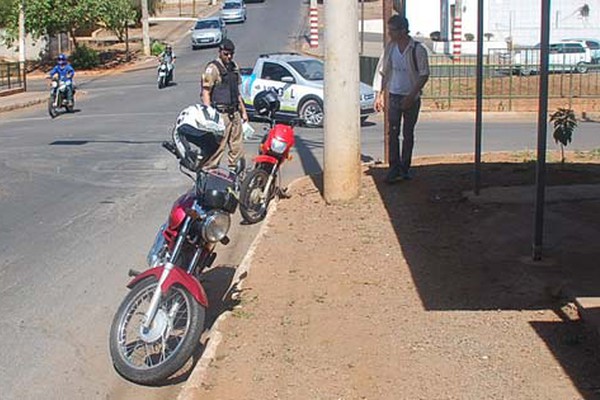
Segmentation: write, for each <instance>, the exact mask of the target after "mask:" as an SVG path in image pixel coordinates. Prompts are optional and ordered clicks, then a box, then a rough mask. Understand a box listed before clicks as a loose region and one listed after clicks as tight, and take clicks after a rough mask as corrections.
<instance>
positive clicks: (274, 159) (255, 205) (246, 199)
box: [240, 90, 298, 224]
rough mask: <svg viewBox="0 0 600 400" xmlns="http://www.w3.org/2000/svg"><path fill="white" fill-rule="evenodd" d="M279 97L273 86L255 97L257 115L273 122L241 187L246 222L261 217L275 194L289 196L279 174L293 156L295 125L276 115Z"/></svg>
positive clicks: (255, 221) (260, 219) (242, 206)
mask: <svg viewBox="0 0 600 400" xmlns="http://www.w3.org/2000/svg"><path fill="white" fill-rule="evenodd" d="M279 106H280V103H279V99H278V97H277V93H276V92H275V91H273V90H265V91H262V92H260V93H258V94H257V95H256V97H255V98H254V111H255V117H257V118H262V119H265V120H267V121H268V122H269V124H270V129H269V132H268V133H267V134H266V135H265V136H264V137H263V139H262V141H261V143H260V144H259V147H258V155H257V156H256V157H254V168H253V169H252V170H250V171H249V172H248V173H247V174H246V177H245V178H244V180H243V182H242V184H241V188H240V212H241V214H242V217H243V218H244V220H245V221H246V222H247V223H251V224H254V223H257V222H259V221H262V220H263V219H264V218H265V217H266V215H267V210H268V208H269V203H270V202H271V200H272V199H273V198H274V197H275V196H287V193H286V190H285V189H284V188H282V186H281V176H280V174H279V171H280V168H281V165H282V164H283V163H284V162H285V161H286V160H289V159H290V158H291V155H290V151H291V149H292V147H294V142H295V139H294V128H293V125H295V124H296V123H297V122H298V121H295V120H292V122H291V125H292V126H290V125H284V124H279V123H277V122H276V121H275V118H274V115H275V113H276V112H277V111H278V110H279Z"/></svg>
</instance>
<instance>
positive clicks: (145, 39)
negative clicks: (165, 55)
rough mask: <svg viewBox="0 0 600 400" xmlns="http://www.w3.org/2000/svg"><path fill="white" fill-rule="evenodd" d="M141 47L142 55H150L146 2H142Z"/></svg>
mask: <svg viewBox="0 0 600 400" xmlns="http://www.w3.org/2000/svg"><path fill="white" fill-rule="evenodd" d="M142 46H143V50H144V55H145V56H149V55H150V26H149V25H148V0H142Z"/></svg>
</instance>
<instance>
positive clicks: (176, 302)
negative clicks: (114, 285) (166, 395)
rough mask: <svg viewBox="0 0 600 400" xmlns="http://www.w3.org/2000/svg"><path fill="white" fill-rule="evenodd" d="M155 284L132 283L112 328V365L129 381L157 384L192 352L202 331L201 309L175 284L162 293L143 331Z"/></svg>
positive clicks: (149, 281)
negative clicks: (156, 307)
mask: <svg viewBox="0 0 600 400" xmlns="http://www.w3.org/2000/svg"><path fill="white" fill-rule="evenodd" d="M157 286H158V284H157V281H156V280H155V279H146V280H144V281H142V282H140V283H138V284H137V285H135V286H134V287H133V288H132V290H131V291H130V292H129V294H128V295H127V297H126V298H125V300H124V301H123V303H122V304H121V307H120V308H119V310H118V311H117V314H116V315H115V318H114V320H113V326H112V327H111V336H110V351H111V356H112V359H113V363H114V366H115V368H116V370H117V371H118V372H119V373H120V374H121V375H123V376H124V377H125V378H126V379H128V380H130V381H132V382H137V383H142V384H149V383H159V382H162V381H164V380H166V379H167V378H168V377H169V376H171V375H173V374H174V373H175V372H177V371H178V370H179V369H180V368H181V367H182V366H183V365H184V364H185V363H186V362H187V360H188V359H189V358H190V357H191V356H192V355H193V353H194V351H195V350H196V348H197V346H198V345H199V340H200V335H201V333H202V331H203V327H204V319H205V310H204V308H203V307H202V306H200V305H199V304H198V303H197V302H196V300H195V299H194V298H193V297H192V296H191V295H190V294H189V293H188V292H187V291H186V290H185V289H184V288H182V287H180V286H177V285H175V286H172V287H171V288H170V289H169V291H168V292H167V293H166V294H163V297H162V299H161V302H160V305H159V308H158V310H157V313H156V316H155V317H154V320H153V322H152V324H151V326H150V329H148V330H147V331H145V330H144V329H143V328H142V324H143V322H144V318H145V316H144V315H145V312H146V310H147V309H148V306H149V304H150V300H151V299H152V295H153V294H154V291H155V290H157Z"/></svg>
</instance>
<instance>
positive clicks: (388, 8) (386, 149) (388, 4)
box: [382, 0, 392, 164]
mask: <svg viewBox="0 0 600 400" xmlns="http://www.w3.org/2000/svg"><path fill="white" fill-rule="evenodd" d="M382 16H383V46H384V47H385V45H386V44H387V42H388V41H389V38H390V36H389V30H388V23H387V22H388V20H389V19H390V17H391V16H392V0H383V9H382ZM384 90H385V89H384ZM388 104H389V94H388V93H387V90H386V93H385V101H384V106H383V162H384V164H389V163H390V125H389V122H388Z"/></svg>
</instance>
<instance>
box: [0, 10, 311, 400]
mask: <svg viewBox="0 0 600 400" xmlns="http://www.w3.org/2000/svg"><path fill="white" fill-rule="evenodd" d="M302 7H304V5H303V4H302V3H301V2H298V1H296V0H278V1H277V2H267V3H260V4H249V5H248V21H247V22H246V23H245V24H239V25H231V26H229V34H230V37H231V38H232V39H233V40H234V42H235V43H236V45H237V52H236V58H237V60H238V61H239V62H240V63H242V64H248V65H250V64H251V63H253V62H254V60H255V58H256V56H257V54H260V53H262V52H267V51H281V50H285V49H287V46H288V44H289V41H290V38H292V37H294V36H295V35H296V32H297V29H298V27H299V24H300V17H301V16H303V15H304V13H303V12H300V9H301V8H302ZM175 51H176V53H177V55H178V60H177V69H176V72H175V81H176V85H173V86H171V87H168V88H166V89H163V90H161V91H159V90H158V89H157V86H156V75H155V74H156V72H155V70H154V68H150V69H147V70H142V71H137V72H130V73H123V74H115V75H112V76H105V77H101V78H97V79H94V80H91V81H87V82H86V83H85V85H83V88H82V90H85V91H86V95H85V96H81V97H80V98H79V99H78V101H77V104H76V108H77V110H78V112H76V113H75V114H72V115H61V116H59V117H58V118H56V119H55V120H51V119H50V118H49V117H48V115H47V113H46V110H45V109H44V107H42V106H40V107H34V108H32V109H28V110H24V111H19V112H12V113H5V114H3V115H2V119H1V120H0V163H1V165H2V168H0V307H1V309H2V310H3V312H2V315H3V318H2V321H1V322H0V337H2V340H1V341H0V353H1V354H2V355H3V356H2V358H0V387H2V394H0V398H3V399H40V398H43V399H107V398H109V399H142V398H143V399H163V398H164V399H167V398H168V399H173V398H175V397H176V395H177V392H178V391H179V389H180V386H181V384H179V385H177V384H175V385H173V386H167V387H162V388H146V387H141V386H136V385H133V384H130V383H129V382H127V381H125V380H123V379H122V378H120V377H119V376H118V375H117V374H116V373H115V371H114V370H113V368H112V365H111V362H110V358H109V355H108V330H109V328H110V323H111V320H112V317H113V315H114V312H115V310H116V309H117V307H118V305H119V303H120V301H121V300H122V299H123V297H124V296H125V294H126V291H127V289H126V288H125V285H126V283H127V282H128V279H129V278H128V277H127V271H128V270H129V269H130V268H135V269H144V266H145V256H146V254H147V251H148V249H149V247H150V245H151V244H152V241H153V240H154V235H155V232H156V230H157V228H158V227H159V226H160V225H161V224H162V223H163V222H164V220H165V219H166V217H167V214H168V211H169V209H170V207H171V205H172V203H173V201H174V200H175V199H176V198H177V196H178V195H180V194H181V193H183V192H184V191H185V190H187V189H188V188H189V187H190V183H191V182H190V181H189V180H188V179H187V178H186V177H185V176H183V175H182V174H181V173H179V172H178V170H177V162H176V160H175V159H174V158H173V157H172V156H171V155H170V154H169V153H168V152H166V151H164V150H163V149H162V148H161V146H160V143H161V142H162V141H163V140H165V139H167V138H168V137H169V133H170V128H171V126H172V125H173V123H174V121H175V118H176V116H177V114H178V112H179V111H180V110H181V109H183V108H184V107H185V106H187V105H189V104H192V103H195V102H197V101H198V99H199V97H198V95H199V77H200V71H201V69H202V67H203V66H204V65H205V64H206V63H207V62H208V61H210V60H211V59H212V58H214V57H215V56H216V53H217V51H216V49H214V48H213V49H204V50H197V51H192V50H191V49H190V46H189V37H185V38H183V40H182V41H181V42H180V44H179V45H176V46H175ZM254 146H255V143H252V144H250V145H249V149H250V148H252V151H254ZM236 218H237V217H236ZM236 222H238V221H236ZM258 228H259V226H240V225H239V224H238V223H234V224H233V228H232V231H231V233H230V236H231V239H232V240H231V243H230V245H229V246H226V247H225V246H223V247H221V251H219V257H218V259H217V262H216V264H217V267H216V268H217V270H218V271H220V273H213V274H212V276H213V279H212V280H210V282H209V283H208V286H209V287H207V288H206V290H207V292H208V295H209V298H211V297H212V298H214V299H218V297H219V296H218V295H217V294H218V293H222V292H224V291H225V290H226V289H227V286H228V285H229V284H230V281H231V278H232V275H233V273H234V268H235V266H236V265H238V264H239V263H240V261H241V259H242V257H243V256H244V254H245V253H246V250H247V248H248V246H249V245H250V243H251V241H252V240H253V238H254V237H255V236H256V233H257V231H258ZM214 277H216V278H214ZM211 292H212V295H211ZM217 302H218V300H217ZM217 306H219V304H217Z"/></svg>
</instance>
